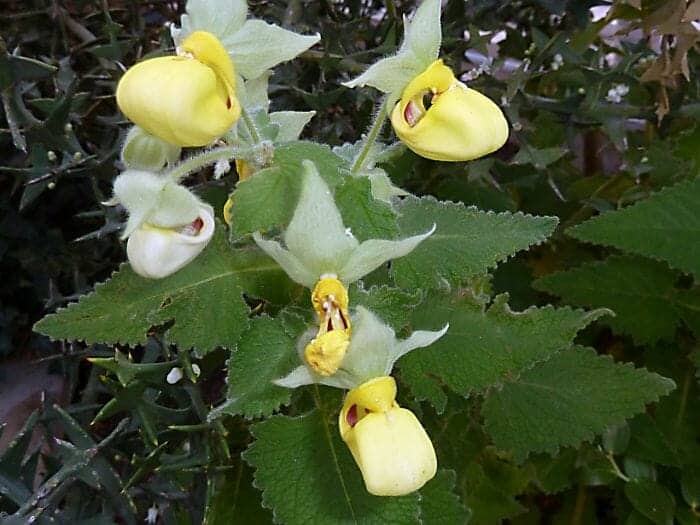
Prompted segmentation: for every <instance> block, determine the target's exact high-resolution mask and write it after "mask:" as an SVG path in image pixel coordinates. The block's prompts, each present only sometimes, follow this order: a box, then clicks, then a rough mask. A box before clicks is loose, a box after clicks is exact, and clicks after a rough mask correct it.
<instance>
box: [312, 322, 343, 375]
mask: <svg viewBox="0 0 700 525" xmlns="http://www.w3.org/2000/svg"><path fill="white" fill-rule="evenodd" d="M349 345H350V334H349V333H348V331H347V330H333V331H332V332H326V333H324V334H321V335H318V336H317V337H315V338H314V339H313V340H312V341H311V342H310V343H309V344H308V345H306V348H305V349H304V359H306V362H307V363H308V365H309V366H310V367H311V368H312V369H313V370H314V371H315V372H316V373H317V374H320V375H322V376H330V375H333V374H335V373H336V372H337V371H338V368H339V367H340V365H341V363H342V362H343V358H344V357H345V352H347V349H348V346H349Z"/></svg>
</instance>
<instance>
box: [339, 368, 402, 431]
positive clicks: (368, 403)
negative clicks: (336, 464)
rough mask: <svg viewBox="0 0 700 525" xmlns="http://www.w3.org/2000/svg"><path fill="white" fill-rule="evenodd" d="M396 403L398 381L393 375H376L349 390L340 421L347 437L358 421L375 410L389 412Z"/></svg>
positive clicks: (341, 428)
mask: <svg viewBox="0 0 700 525" xmlns="http://www.w3.org/2000/svg"><path fill="white" fill-rule="evenodd" d="M397 406H398V405H397V404H396V381H395V380H394V378H393V377H391V376H382V377H375V378H374V379H370V380H369V381H367V382H365V383H362V384H361V385H360V386H358V387H357V388H353V389H352V390H350V392H348V395H347V397H346V398H345V402H344V403H343V409H342V410H341V411H340V416H339V417H338V423H339V425H340V436H341V437H342V438H343V439H345V437H346V436H347V435H348V433H349V432H350V430H351V429H352V428H354V427H355V425H357V423H358V422H359V421H360V420H361V419H362V418H364V417H365V416H367V415H368V414H370V413H373V412H388V411H389V410H390V409H391V408H392V407H397Z"/></svg>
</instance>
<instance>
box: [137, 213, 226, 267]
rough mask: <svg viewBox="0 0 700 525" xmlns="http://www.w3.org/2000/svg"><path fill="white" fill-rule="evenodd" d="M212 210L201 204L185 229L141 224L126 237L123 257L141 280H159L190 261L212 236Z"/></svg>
mask: <svg viewBox="0 0 700 525" xmlns="http://www.w3.org/2000/svg"><path fill="white" fill-rule="evenodd" d="M214 224H215V223H214V210H213V209H212V207H211V206H209V205H208V204H202V205H201V206H200V208H199V215H198V217H197V218H196V219H195V220H194V221H193V222H191V223H190V224H188V225H187V226H185V227H181V228H161V227H157V226H152V225H150V224H148V223H144V224H142V225H141V226H140V227H139V228H138V229H137V230H136V231H134V232H133V233H132V234H131V235H130V236H129V241H128V242H127V244H126V254H127V256H128V257H129V263H131V268H132V269H133V270H134V271H135V272H136V273H137V274H139V275H141V276H142V277H146V278H149V279H160V278H163V277H167V276H168V275H171V274H173V273H175V272H177V271H178V270H180V269H181V268H183V267H184V266H186V265H187V264H188V263H189V262H190V261H192V260H193V259H194V258H195V257H197V255H199V254H200V252H201V251H202V250H203V249H204V248H205V247H206V245H207V244H208V243H209V241H210V240H211V238H212V236H213V235H214Z"/></svg>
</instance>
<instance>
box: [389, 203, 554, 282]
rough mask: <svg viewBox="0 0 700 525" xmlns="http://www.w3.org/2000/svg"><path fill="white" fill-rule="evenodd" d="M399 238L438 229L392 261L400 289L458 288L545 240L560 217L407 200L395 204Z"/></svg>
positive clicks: (394, 274)
mask: <svg viewBox="0 0 700 525" xmlns="http://www.w3.org/2000/svg"><path fill="white" fill-rule="evenodd" d="M397 212H398V214H399V230H400V232H401V235H409V234H414V233H415V232H420V231H426V230H428V229H429V228H430V227H431V226H432V225H433V224H435V225H436V230H435V233H433V235H431V236H430V237H429V238H428V239H426V240H425V241H423V242H422V243H421V244H420V246H418V247H417V248H416V249H415V250H414V251H413V252H412V253H411V254H409V255H408V256H406V257H403V258H402V259H399V260H397V261H394V262H393V263H392V275H393V276H394V279H395V280H396V283H397V284H398V285H399V286H400V287H402V288H408V289H412V288H423V289H429V288H437V287H440V286H442V285H443V284H444V282H445V281H446V282H447V283H449V284H450V285H453V286H456V285H458V284H459V283H461V282H463V281H464V280H465V279H467V278H469V277H471V276H474V275H477V274H481V273H485V272H487V271H488V270H490V269H492V268H494V267H495V266H496V264H497V263H498V262H500V261H503V260H505V259H507V258H508V257H510V256H511V255H513V254H515V253H516V252H518V251H520V250H524V249H526V248H527V247H528V246H530V245H532V244H538V243H541V242H542V241H544V240H545V239H546V238H547V237H548V236H549V235H550V234H551V233H552V232H553V231H554V228H555V227H556V225H557V222H558V219H557V218H556V217H533V216H530V215H524V214H522V213H507V212H506V213H493V212H483V211H479V210H477V209H476V208H473V207H469V208H468V207H465V206H464V205H463V204H455V203H451V202H439V201H437V200H435V199H434V198H433V197H423V198H421V199H418V198H415V197H408V198H406V199H405V200H404V201H402V202H401V203H400V204H399V205H398V206H397Z"/></svg>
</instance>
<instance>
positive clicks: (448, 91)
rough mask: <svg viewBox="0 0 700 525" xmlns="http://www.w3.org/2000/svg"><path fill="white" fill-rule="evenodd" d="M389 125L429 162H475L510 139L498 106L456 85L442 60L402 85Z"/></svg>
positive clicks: (506, 124)
mask: <svg viewBox="0 0 700 525" xmlns="http://www.w3.org/2000/svg"><path fill="white" fill-rule="evenodd" d="M391 123H392V125H393V127H394V131H395V132H396V134H397V135H398V137H399V139H401V141H403V142H404V143H405V144H406V145H407V146H408V147H409V148H410V149H411V150H413V151H414V152H416V153H417V154H418V155H421V156H423V157H426V158H429V159H433V160H443V161H453V162H456V161H464V160H471V159H475V158H478V157H481V156H483V155H487V154H489V153H491V152H493V151H496V150H497V149H498V148H500V147H501V146H502V145H503V144H504V143H505V141H506V140H507V139H508V122H507V121H506V119H505V117H504V116H503V113H502V112H501V110H500V108H499V107H498V106H497V105H496V104H495V103H494V102H493V101H491V99H489V98H488V97H486V96H484V95H482V94H481V93H479V92H478V91H475V90H473V89H470V88H468V87H467V86H465V85H464V84H463V83H461V82H459V81H458V80H457V79H456V78H455V76H454V73H453V72H452V70H451V69H450V68H449V67H447V66H445V65H444V64H443V62H442V60H436V61H435V62H433V63H432V64H431V65H430V66H429V67H428V68H427V69H426V70H425V71H423V72H422V73H421V74H420V75H418V76H416V77H415V78H414V79H413V80H411V82H410V83H409V84H408V86H406V88H405V89H404V91H403V93H402V95H401V100H400V101H399V102H398V103H397V104H396V106H394V109H393V111H392V114H391Z"/></svg>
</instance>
